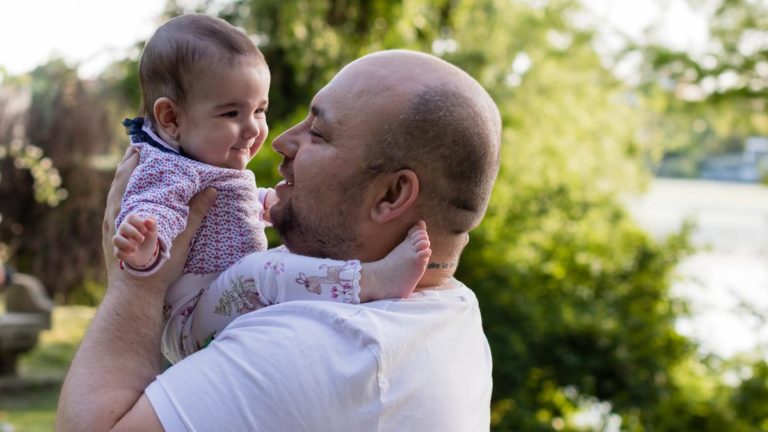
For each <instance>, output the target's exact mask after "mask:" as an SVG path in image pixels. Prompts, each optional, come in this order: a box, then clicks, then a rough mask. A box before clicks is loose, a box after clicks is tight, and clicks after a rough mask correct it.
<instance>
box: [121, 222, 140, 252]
mask: <svg viewBox="0 0 768 432" xmlns="http://www.w3.org/2000/svg"><path fill="white" fill-rule="evenodd" d="M117 235H118V236H121V237H125V238H126V239H127V240H131V241H133V242H134V244H135V245H136V246H138V245H140V244H141V243H143V242H144V234H142V233H140V232H139V229H138V228H136V227H135V226H134V225H133V224H130V223H122V224H120V227H118V228H117Z"/></svg>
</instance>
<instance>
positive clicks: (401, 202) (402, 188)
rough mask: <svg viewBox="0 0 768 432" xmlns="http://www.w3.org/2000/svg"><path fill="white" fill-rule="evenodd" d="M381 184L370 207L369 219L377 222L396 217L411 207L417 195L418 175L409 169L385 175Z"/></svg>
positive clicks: (387, 220)
mask: <svg viewBox="0 0 768 432" xmlns="http://www.w3.org/2000/svg"><path fill="white" fill-rule="evenodd" d="M381 186H382V187H380V188H379V192H378V193H379V195H378V196H377V197H376V202H375V204H374V206H373V207H372V208H371V219H373V220H374V221H376V222H379V223H384V222H389V221H391V220H393V219H396V218H398V217H399V216H400V215H402V214H403V213H405V212H406V211H408V210H409V209H410V208H411V207H413V205H414V203H416V198H418V197H419V177H418V176H417V175H416V173H415V172H413V171H411V170H409V169H404V170H400V171H397V172H395V173H392V174H389V175H387V176H386V177H385V178H384V179H382V184H381Z"/></svg>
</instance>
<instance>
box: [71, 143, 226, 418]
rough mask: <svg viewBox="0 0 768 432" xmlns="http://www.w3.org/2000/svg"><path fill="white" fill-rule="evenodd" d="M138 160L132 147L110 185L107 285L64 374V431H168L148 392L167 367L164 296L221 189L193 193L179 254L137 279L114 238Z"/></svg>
mask: <svg viewBox="0 0 768 432" xmlns="http://www.w3.org/2000/svg"><path fill="white" fill-rule="evenodd" d="M138 161H139V158H138V154H137V153H136V152H135V151H134V150H129V151H128V152H127V153H126V155H125V157H124V158H123V160H122V161H121V162H120V164H119V165H118V167H117V172H116V173H115V179H114V181H113V182H112V187H111V188H110V191H109V195H108V198H107V207H106V211H105V213H104V222H103V224H102V235H103V238H102V248H103V251H104V258H105V261H106V269H107V281H108V282H107V292H106V294H105V296H104V299H103V300H102V303H101V305H100V306H99V308H98V310H97V312H96V316H95V317H94V319H93V322H92V323H91V325H90V327H89V328H88V331H87V332H86V334H85V337H84V338H83V341H82V343H81V344H80V347H79V348H78V350H77V353H76V354H75V358H74V360H73V361H72V364H71V366H70V368H69V372H68V373H67V377H66V379H65V381H64V386H63V388H62V390H61V396H60V398H59V411H58V415H57V419H56V428H57V430H60V431H70V430H71V431H81V430H93V431H106V430H119V429H128V430H162V427H161V426H160V422H159V420H158V419H157V416H156V415H155V413H154V410H153V409H152V407H151V405H150V404H149V401H148V400H147V398H146V396H143V393H144V389H145V388H146V387H147V385H148V384H149V383H150V382H152V380H153V379H154V378H155V376H156V375H157V374H158V373H159V372H160V364H161V356H160V352H159V346H160V330H161V325H162V307H163V301H164V298H165V293H166V291H167V289H168V286H169V285H170V283H171V282H172V281H173V280H175V279H176V278H177V277H178V276H180V274H181V271H182V268H183V265H184V262H185V260H186V255H187V253H186V251H188V249H189V243H190V241H191V239H192V236H193V235H194V233H195V232H196V231H197V229H198V228H199V226H200V223H201V222H202V219H203V217H204V216H205V213H206V212H207V211H208V209H209V208H210V206H211V205H212V204H213V201H214V200H215V196H216V194H215V191H213V190H210V189H209V190H205V191H203V192H201V193H199V194H198V195H196V196H195V197H194V198H193V199H192V201H191V202H190V215H189V221H188V223H187V227H186V229H185V230H184V231H183V232H182V233H181V234H180V235H179V236H178V237H177V238H176V241H175V243H174V246H175V248H174V250H175V253H174V255H173V257H172V258H171V259H170V260H169V261H168V263H166V265H165V266H163V269H161V270H160V271H159V272H158V273H156V274H154V275H152V276H148V277H143V278H141V279H138V278H136V277H134V276H131V275H130V274H128V273H127V272H125V271H121V270H120V269H119V266H118V265H117V259H116V258H115V256H114V254H113V248H112V241H111V240H112V236H113V235H114V229H115V228H114V227H115V218H116V216H117V214H118V213H119V211H120V200H121V197H122V195H123V193H124V192H125V188H126V185H127V183H128V179H129V178H130V175H131V172H132V171H133V169H134V168H136V166H137V165H138Z"/></svg>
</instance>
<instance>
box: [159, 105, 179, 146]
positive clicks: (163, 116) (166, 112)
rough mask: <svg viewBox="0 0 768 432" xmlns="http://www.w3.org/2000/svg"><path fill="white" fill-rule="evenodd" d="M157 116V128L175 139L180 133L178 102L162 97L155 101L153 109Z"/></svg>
mask: <svg viewBox="0 0 768 432" xmlns="http://www.w3.org/2000/svg"><path fill="white" fill-rule="evenodd" d="M152 113H153V114H154V115H155V122H156V123H157V124H156V125H155V127H156V128H157V129H158V130H162V131H163V132H165V133H166V134H168V135H169V136H172V137H175V136H177V135H178V133H179V110H178V106H177V105H176V102H174V101H172V100H171V99H169V98H167V97H161V98H159V99H157V100H156V101H155V106H153V107H152Z"/></svg>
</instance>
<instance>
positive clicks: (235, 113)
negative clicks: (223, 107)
mask: <svg viewBox="0 0 768 432" xmlns="http://www.w3.org/2000/svg"><path fill="white" fill-rule="evenodd" d="M221 116H222V117H237V111H227V112H225V113H224V114H222V115H221Z"/></svg>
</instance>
